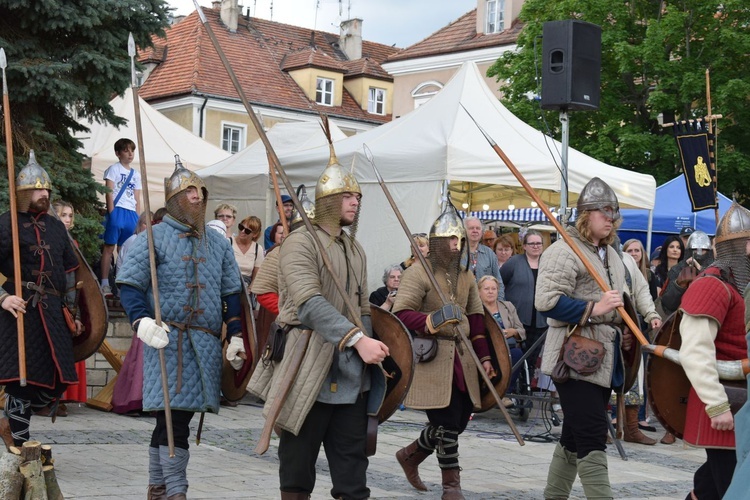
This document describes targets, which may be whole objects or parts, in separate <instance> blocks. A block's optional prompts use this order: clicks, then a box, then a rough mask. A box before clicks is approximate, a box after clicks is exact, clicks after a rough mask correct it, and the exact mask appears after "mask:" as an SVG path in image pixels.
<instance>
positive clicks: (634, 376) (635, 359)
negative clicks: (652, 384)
mask: <svg viewBox="0 0 750 500" xmlns="http://www.w3.org/2000/svg"><path fill="white" fill-rule="evenodd" d="M622 300H623V302H624V307H625V312H627V313H628V316H629V317H630V319H632V320H633V323H635V324H636V325H638V314H637V313H636V312H635V306H634V305H633V299H631V298H630V295H628V294H627V293H623V294H622ZM622 353H623V356H622V357H623V360H624V361H625V384H624V385H623V388H624V390H625V392H627V391H629V390H630V388H631V387H633V384H635V382H636V380H638V369H639V368H640V367H641V359H642V358H643V356H642V355H641V343H640V342H638V339H636V338H635V335H633V346H632V347H631V348H630V350H629V351H624V350H623V351H622Z"/></svg>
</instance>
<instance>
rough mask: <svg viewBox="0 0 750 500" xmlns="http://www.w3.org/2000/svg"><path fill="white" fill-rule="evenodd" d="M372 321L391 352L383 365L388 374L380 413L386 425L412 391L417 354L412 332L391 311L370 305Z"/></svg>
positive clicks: (376, 333)
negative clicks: (410, 387) (414, 349)
mask: <svg viewBox="0 0 750 500" xmlns="http://www.w3.org/2000/svg"><path fill="white" fill-rule="evenodd" d="M370 318H371V319H372V329H373V333H374V334H375V337H377V338H378V340H380V341H381V342H383V343H384V344H385V345H387V346H388V350H389V351H390V356H388V357H387V358H385V360H384V361H383V362H382V365H383V369H384V370H385V371H386V373H387V374H388V378H387V380H386V394H385V399H384V400H383V404H382V406H381V407H380V411H379V412H378V421H379V422H380V423H382V422H385V421H386V420H388V419H389V418H390V417H391V415H393V414H394V412H395V411H396V410H397V409H398V407H399V406H400V405H401V403H403V402H404V398H406V393H407V392H409V386H411V379H412V377H413V376H414V352H413V350H412V346H411V334H410V333H409V330H408V329H407V328H406V327H405V326H404V324H403V323H402V322H401V320H399V319H398V318H397V317H396V316H394V315H393V314H392V313H391V312H390V311H386V310H385V309H381V308H380V307H377V306H374V305H370Z"/></svg>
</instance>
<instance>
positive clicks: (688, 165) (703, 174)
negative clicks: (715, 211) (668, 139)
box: [674, 121, 717, 212]
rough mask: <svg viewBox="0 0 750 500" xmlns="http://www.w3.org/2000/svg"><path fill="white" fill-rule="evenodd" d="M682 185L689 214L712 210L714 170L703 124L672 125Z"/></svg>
mask: <svg viewBox="0 0 750 500" xmlns="http://www.w3.org/2000/svg"><path fill="white" fill-rule="evenodd" d="M674 134H675V139H676V140H677V149H678V150H679V151H680V161H681V162H682V170H683V172H685V184H686V185H687V190H688V195H689V196H690V202H691V204H692V207H693V212H697V211H699V210H704V209H706V208H716V206H717V202H716V170H715V169H716V166H715V165H714V164H713V154H712V148H713V136H712V135H711V134H709V133H708V126H707V124H706V123H705V122H703V121H690V122H680V123H676V124H675V125H674Z"/></svg>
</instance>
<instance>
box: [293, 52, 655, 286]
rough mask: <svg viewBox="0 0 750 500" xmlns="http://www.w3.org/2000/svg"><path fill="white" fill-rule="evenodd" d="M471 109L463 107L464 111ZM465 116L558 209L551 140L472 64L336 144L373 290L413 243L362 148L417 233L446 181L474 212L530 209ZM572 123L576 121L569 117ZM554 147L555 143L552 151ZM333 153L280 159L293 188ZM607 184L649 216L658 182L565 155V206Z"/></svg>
mask: <svg viewBox="0 0 750 500" xmlns="http://www.w3.org/2000/svg"><path fill="white" fill-rule="evenodd" d="M463 108H465V110H464V109H463ZM467 111H468V112H469V113H471V115H472V116H473V117H474V119H475V120H476V121H477V122H478V123H479V124H480V125H481V127H482V128H483V129H484V130H485V131H487V133H488V134H489V135H490V136H491V137H492V138H493V139H494V140H495V141H496V142H497V143H498V145H499V146H500V147H501V148H502V149H503V150H504V151H505V153H506V154H507V155H508V157H509V158H510V159H511V160H512V161H513V162H514V164H515V165H516V167H517V168H518V169H519V170H520V171H521V173H522V174H523V175H524V177H525V178H526V180H527V181H528V182H529V184H531V186H533V187H534V188H535V189H536V190H537V191H538V192H539V193H540V195H541V196H542V198H543V199H544V200H545V202H547V203H548V204H549V205H556V204H558V203H559V192H560V185H561V174H560V171H559V170H558V168H557V166H556V163H557V164H559V159H557V160H555V159H553V158H552V157H551V155H550V152H549V149H548V148H547V144H549V145H550V149H552V150H553V151H554V150H555V148H557V151H559V150H560V148H561V146H560V144H559V143H557V142H555V141H552V139H550V138H545V136H544V135H543V134H542V133H541V132H539V131H538V130H536V129H534V128H533V127H531V126H529V125H527V124H526V123H524V122H523V121H521V120H520V119H518V118H517V117H515V116H514V115H513V114H512V113H511V112H510V111H508V110H507V109H506V108H505V107H504V106H503V105H502V104H501V103H500V102H499V101H498V100H497V98H496V97H495V96H494V95H493V94H492V92H491V91H490V90H489V88H487V86H486V84H485V83H484V80H483V79H482V78H481V75H480V74H479V70H478V68H477V66H476V64H474V63H472V62H468V63H465V64H464V65H463V66H462V67H461V69H460V70H459V71H458V72H457V73H456V75H454V77H453V78H452V79H451V80H450V82H448V84H447V85H446V86H445V87H444V88H443V89H442V90H441V91H440V92H439V93H438V94H437V95H435V97H433V98H432V99H431V100H430V101H428V102H427V103H425V104H424V105H422V106H421V107H419V108H418V109H416V110H414V111H412V112H410V113H408V114H407V115H405V116H403V117H401V118H399V119H397V120H394V121H392V122H390V123H387V124H385V125H381V126H379V127H377V128H375V129H373V130H369V131H367V132H364V133H361V134H358V135H355V136H353V137H350V138H348V139H345V140H343V141H341V142H339V143H337V144H336V145H335V147H336V154H337V156H338V158H339V161H340V162H341V164H342V165H344V166H346V167H348V168H352V169H354V171H355V173H356V176H357V179H358V180H359V181H360V184H361V186H362V191H363V204H362V213H361V216H360V223H359V233H358V238H359V239H360V241H361V242H362V244H363V245H364V247H365V249H366V250H367V252H368V257H369V265H368V271H369V276H370V278H369V282H370V288H372V287H373V286H375V285H377V286H380V284H379V283H380V281H379V279H380V277H381V275H382V270H383V269H384V267H385V266H387V265H389V264H392V263H398V262H401V261H403V260H404V259H405V258H406V257H408V255H409V244H408V241H407V240H406V237H405V236H402V230H401V228H400V226H399V224H398V221H397V219H396V217H395V215H394V214H393V212H392V210H391V209H390V207H388V205H387V201H386V199H385V197H384V195H383V193H382V191H381V188H380V186H379V185H378V184H377V180H376V177H375V174H374V171H373V169H372V167H371V166H370V164H369V162H368V161H367V159H366V155H365V152H364V148H363V146H364V145H367V147H368V148H369V149H370V150H371V151H372V154H373V156H374V161H375V164H376V165H377V167H378V169H379V171H380V173H381V175H382V176H383V178H384V179H385V181H386V183H387V184H388V187H389V189H390V191H391V193H392V194H393V197H394V199H395V200H396V203H397V204H398V206H399V208H400V210H401V212H402V214H403V216H404V218H405V220H406V222H407V224H408V225H409V228H410V230H411V231H412V232H415V233H417V232H428V230H429V227H430V224H431V223H432V222H433V221H434V220H435V218H436V217H437V215H438V214H439V211H440V207H439V205H440V200H441V197H442V194H443V190H444V185H445V181H449V182H450V187H449V189H450V191H451V192H452V196H453V202H454V203H455V204H456V205H457V206H458V207H459V208H461V205H462V203H464V202H465V203H467V204H468V205H469V210H478V209H482V205H483V204H488V205H490V208H491V209H505V208H507V206H508V205H509V204H510V203H517V204H519V205H527V204H528V203H529V201H530V200H529V198H528V195H526V193H525V191H523V188H522V187H521V186H520V184H519V183H518V181H517V180H516V179H515V177H513V175H512V174H511V172H510V171H509V169H508V168H507V167H506V166H505V165H504V164H503V163H502V161H501V160H500V158H499V157H498V156H497V155H496V153H495V152H494V151H493V150H492V148H491V147H490V145H489V144H488V143H487V141H486V139H485V138H484V136H483V135H482V133H481V132H480V131H479V129H478V128H477V127H476V125H475V124H474V122H473V121H472V119H471V118H470V117H469V116H468V114H467ZM573 119H575V115H573ZM553 142H554V144H553ZM327 158H328V148H327V147H321V148H316V149H312V150H308V151H304V152H299V153H292V154H288V155H280V160H281V163H282V165H283V166H284V167H285V169H286V171H287V174H288V175H289V176H290V178H291V179H292V180H293V183H294V184H295V185H296V184H298V183H301V182H304V183H305V184H306V185H307V186H308V187H313V186H314V185H315V182H316V180H317V176H318V175H319V174H320V172H321V166H322V165H325V162H326V160H327ZM595 176H598V177H601V178H602V179H603V180H604V181H606V182H607V183H608V184H609V185H610V186H611V187H612V188H613V189H614V190H615V192H616V193H617V196H618V199H619V201H620V204H621V205H622V206H626V207H639V208H646V209H652V208H653V205H654V197H655V190H656V182H655V180H654V178H653V177H652V176H650V175H643V174H638V173H635V172H631V171H628V170H624V169H619V168H616V167H612V166H610V165H607V164H605V163H602V162H600V161H598V160H595V159H593V158H591V157H588V156H586V155H584V154H582V153H580V152H578V151H574V150H572V149H571V150H570V151H569V167H568V190H569V193H570V194H569V202H570V204H571V205H573V204H574V203H575V201H576V200H577V197H578V193H580V191H581V189H582V188H583V186H584V185H585V184H586V183H587V182H588V181H589V180H590V179H591V178H592V177H595Z"/></svg>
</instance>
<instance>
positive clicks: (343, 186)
mask: <svg viewBox="0 0 750 500" xmlns="http://www.w3.org/2000/svg"><path fill="white" fill-rule="evenodd" d="M322 120H323V122H322V125H321V126H322V127H323V132H324V133H325V134H326V138H327V139H328V147H329V148H330V158H329V160H328V165H327V166H326V168H325V169H324V170H323V173H322V174H321V175H320V177H319V178H318V183H317V184H316V186H315V223H316V224H319V225H323V226H330V227H334V226H336V227H338V226H341V215H342V214H341V206H342V199H343V195H344V193H353V194H357V195H360V196H362V190H361V189H360V187H359V183H358V182H357V179H356V178H355V177H354V174H353V173H352V172H351V171H347V170H346V169H345V168H344V167H343V166H342V165H341V164H340V163H339V160H338V158H337V157H336V151H335V150H334V149H333V140H332V139H331V131H330V127H329V124H328V117H327V116H325V115H323V116H322ZM361 207H362V205H361V204H360V205H359V207H358V209H357V216H356V217H355V219H354V222H353V223H352V224H350V225H349V226H348V228H347V230H348V232H349V234H350V235H351V236H355V235H356V233H357V225H358V222H359V213H360V209H361Z"/></svg>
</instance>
